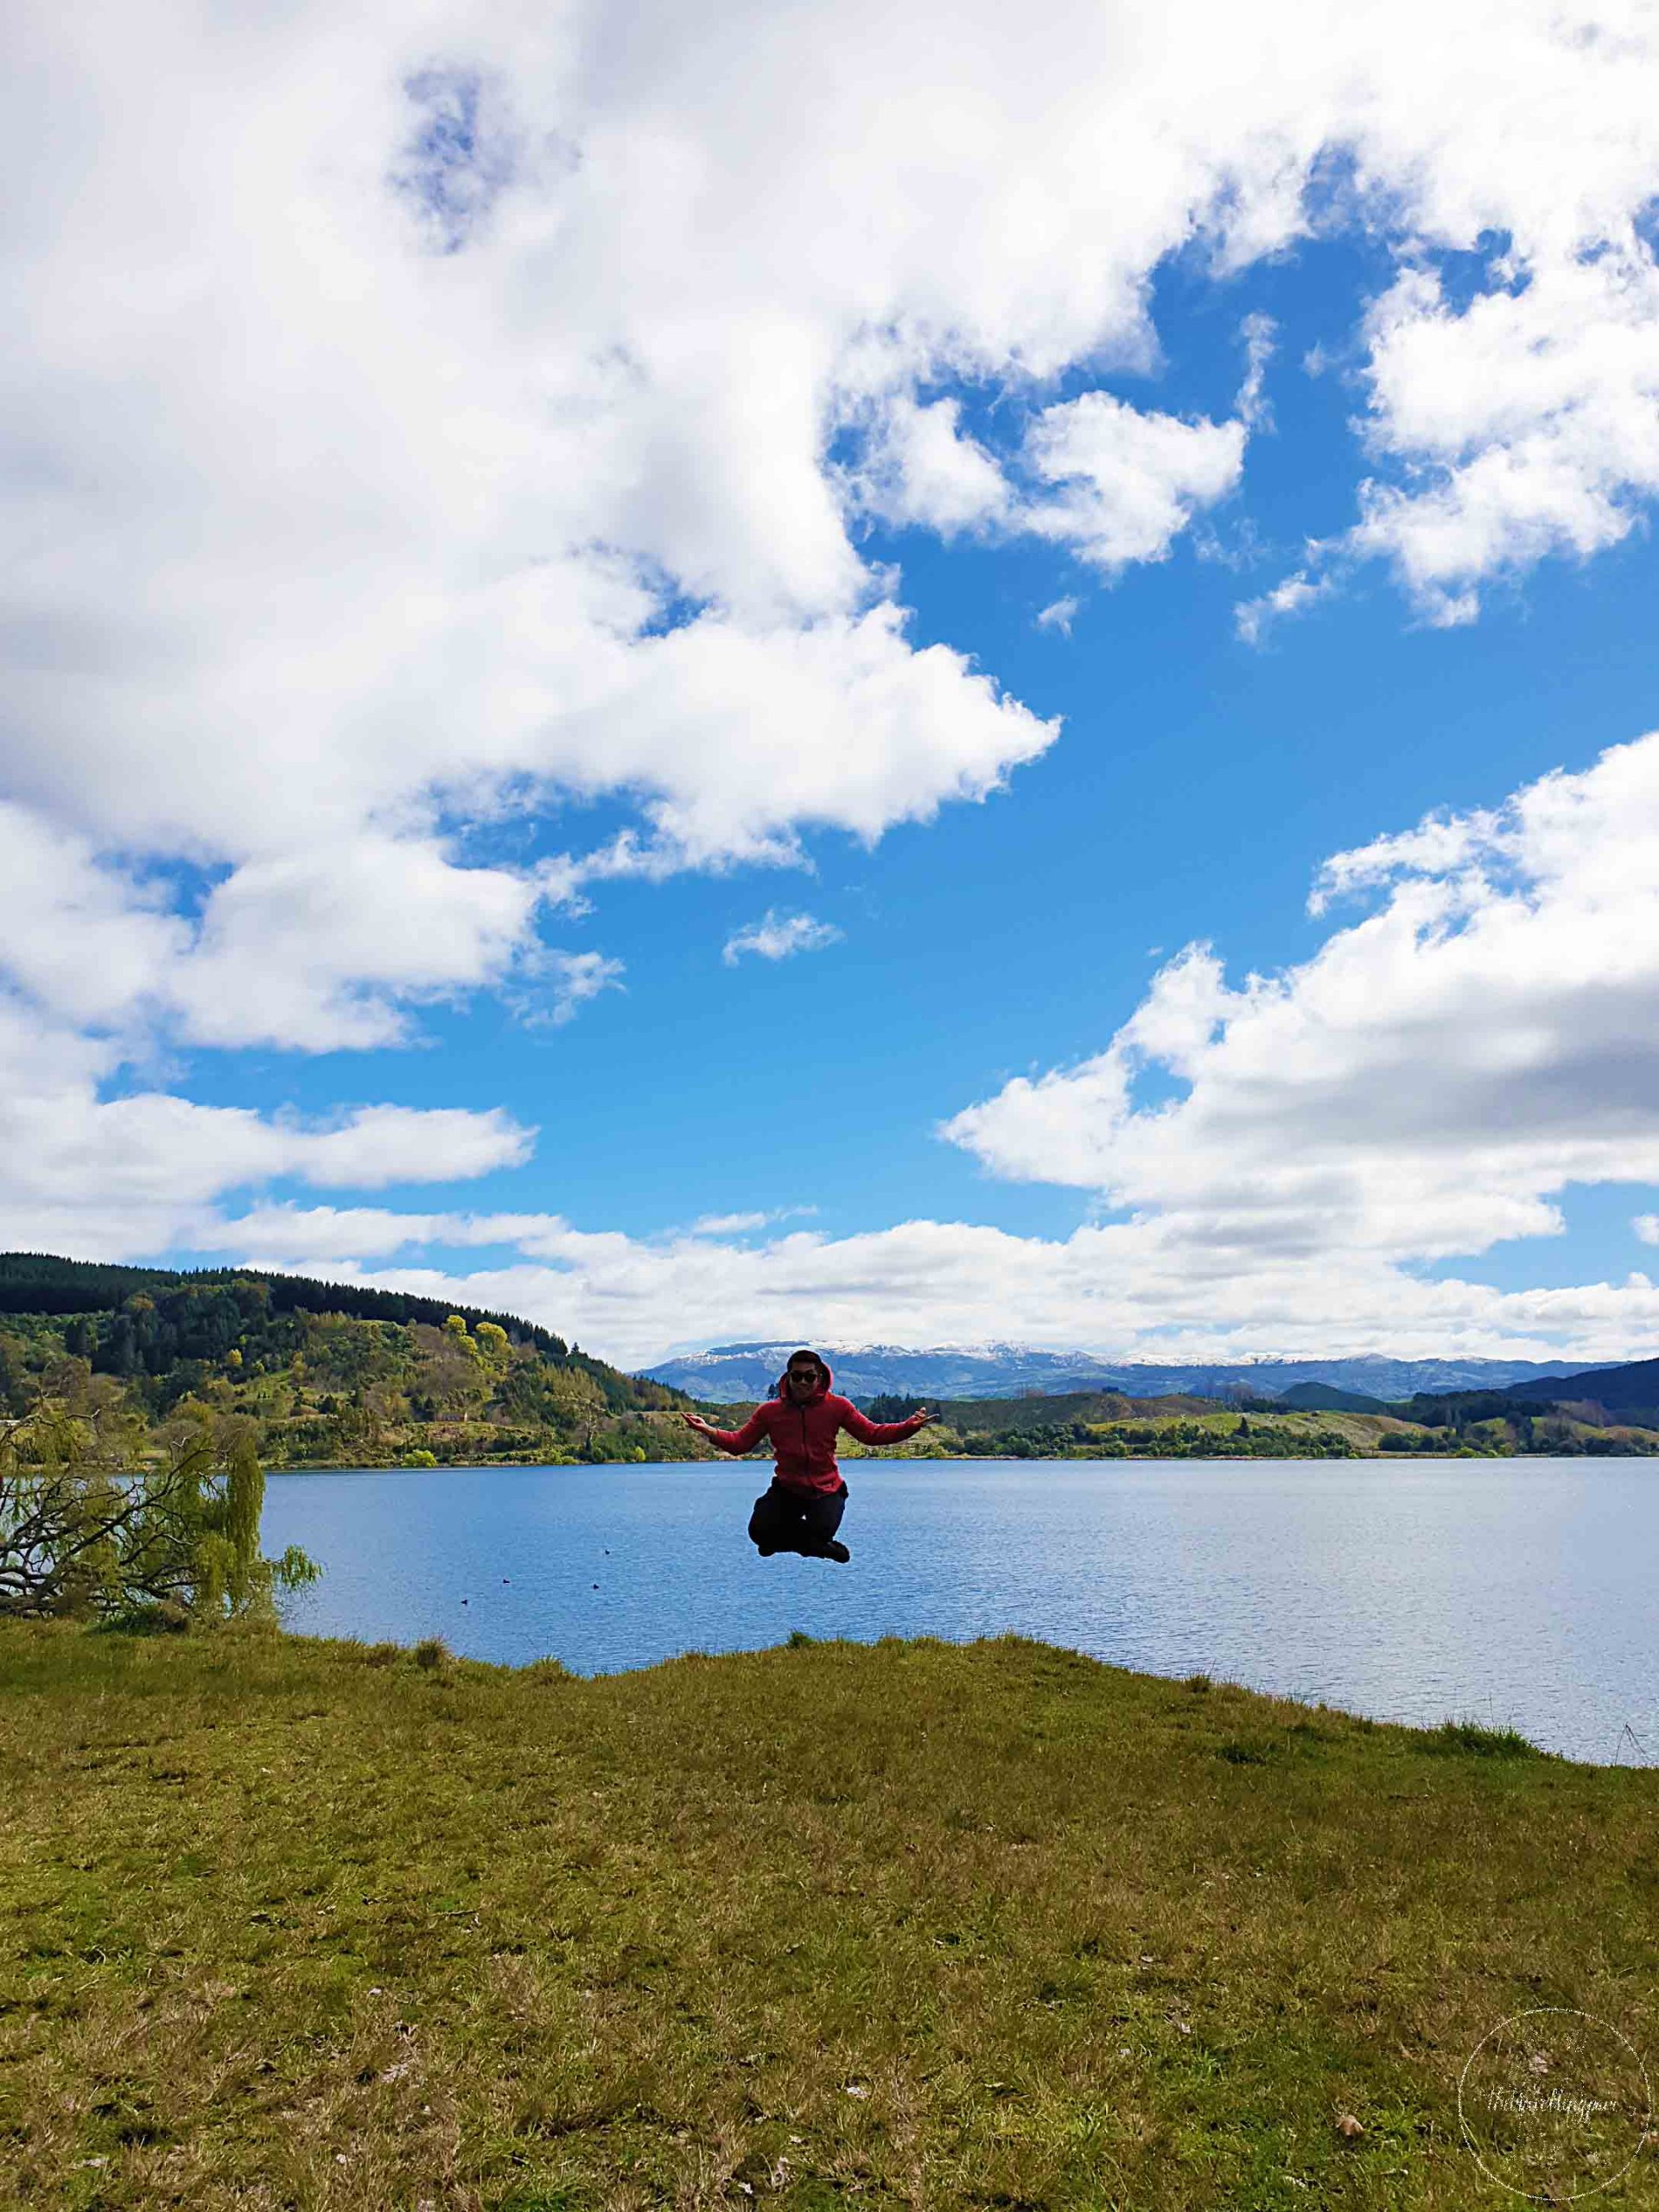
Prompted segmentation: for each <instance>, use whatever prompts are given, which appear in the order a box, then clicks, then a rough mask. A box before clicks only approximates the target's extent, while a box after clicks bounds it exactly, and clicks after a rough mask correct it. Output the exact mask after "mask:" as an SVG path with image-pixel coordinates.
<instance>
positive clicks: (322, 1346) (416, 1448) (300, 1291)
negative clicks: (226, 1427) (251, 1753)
mask: <svg viewBox="0 0 1659 2212" xmlns="http://www.w3.org/2000/svg"><path fill="white" fill-rule="evenodd" d="M31 1294H33V1302H32V1303H30V1302H28V1301H29V1300H30V1297H31ZM97 1299H101V1300H103V1301H104V1302H103V1303H97V1302H94V1300H97ZM0 1300H3V1302H0V1315H3V1319H0V1413H4V1414H11V1415H13V1416H16V1415H18V1414H23V1413H26V1412H27V1411H28V1410H29V1408H31V1407H32V1406H34V1405H35V1404H36V1403H38V1402H40V1401H41V1399H42V1398H43V1397H50V1398H52V1399H53V1400H54V1401H56V1402H61V1403H63V1404H66V1405H67V1406H69V1407H72V1408H75V1409H76V1410H78V1411H79V1410H86V1411H89V1412H92V1413H98V1412H100V1411H102V1412H105V1413H112V1412H114V1411H116V1410H120V1411H122V1412H123V1413H124V1414H130V1415H132V1416H134V1417H136V1418H137V1420H138V1421H141V1422H142V1423H143V1424H146V1425H147V1426H148V1427H150V1428H151V1429H154V1428H155V1427H156V1425H158V1424H161V1423H164V1422H166V1421H168V1420H169V1419H170V1418H171V1417H172V1416H174V1415H175V1413H177V1412H178V1411H179V1410H180V1409H181V1408H182V1409H184V1410H186V1411H190V1410H193V1409H200V1410H201V1411H204V1412H208V1413H212V1414H215V1415H221V1416H242V1417H246V1418H248V1419H250V1420H251V1421H252V1422H253V1423H254V1424H255V1425H256V1427H257V1439H258V1451H259V1456H260V1458H261V1459H262V1460H263V1461H264V1464H265V1465H270V1466H294V1465H396V1464H400V1463H401V1464H416V1465H428V1464H450V1465H463V1464H472V1463H474V1462H476V1461H478V1460H480V1459H526V1460H535V1461H543V1462H544V1461H549V1460H551V1461H555V1462H556V1461H560V1460H575V1459H584V1460H591V1459H598V1460H606V1459H670V1458H677V1457H683V1456H688V1455H689V1453H688V1447H689V1446H690V1442H691V1440H690V1435H689V1433H687V1432H686V1431H685V1429H684V1428H683V1427H682V1426H681V1424H680V1422H679V1421H678V1420H677V1418H676V1409H677V1408H679V1407H681V1406H683V1405H684V1404H685V1403H686V1402H687V1401H686V1400H685V1399H684V1397H683V1395H682V1394H681V1393H680V1392H678V1391H677V1390H672V1389H669V1388H667V1387H666V1386H665V1385H664V1384H662V1383H650V1382H644V1381H640V1380H639V1379H637V1378H636V1377H634V1376H628V1375H624V1374H622V1373H621V1372H620V1371H619V1370H617V1369H616V1368H613V1367H611V1366H609V1365H607V1363H606V1362H605V1361H603V1360H598V1359H593V1358H590V1357H588V1355H587V1354H586V1353H584V1352H582V1351H580V1350H579V1349H577V1348H576V1347H575V1345H569V1344H566V1343H565V1341H564V1339H563V1338H561V1337H557V1336H555V1335H553V1334H552V1333H551V1332H550V1331H548V1330H546V1329H541V1328H537V1327H536V1326H534V1325H532V1324H531V1323H529V1322H526V1321H522V1320H520V1319H518V1318H517V1317H516V1316H514V1315H510V1314H504V1315H494V1314H490V1313H484V1312H480V1310H478V1309H476V1308H468V1307H461V1308H459V1309H457V1308H455V1307H453V1306H448V1305H446V1304H444V1303H442V1302H441V1301H439V1300H433V1299H428V1298H418V1297H414V1296H406V1295H404V1294H401V1293H397V1292H388V1291H378V1290H365V1289H362V1288H360V1287H356V1286H353V1285H344V1284H340V1285H336V1284H327V1283H319V1282H315V1281H311V1280H309V1279H308V1278H306V1277H303V1276H293V1275H287V1276H284V1275H263V1274H254V1273H253V1272H252V1271H251V1270H249V1269H243V1268H238V1269H234V1270H227V1271H226V1272H225V1273H222V1274H208V1273H206V1272H202V1273H197V1274H178V1273H169V1272H168V1271H167V1270H165V1269H160V1268H143V1269H140V1268H97V1267H87V1266H85V1265H83V1264H82V1263H80V1262H73V1261H65V1260H57V1259H53V1258H50V1257H37V1256H35V1255H29V1254H8V1255H4V1256H3V1258H0ZM54 1300H55V1301H56V1302H54ZM383 1309H390V1310H389V1311H386V1310H383Z"/></svg>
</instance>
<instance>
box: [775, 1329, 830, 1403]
mask: <svg viewBox="0 0 1659 2212" xmlns="http://www.w3.org/2000/svg"><path fill="white" fill-rule="evenodd" d="M798 1359H816V1360H817V1363H818V1387H817V1390H816V1391H815V1392H814V1393H813V1396H814V1397H818V1398H822V1397H824V1396H826V1395H828V1393H829V1388H830V1385H831V1384H832V1383H834V1381H835V1379H836V1378H835V1376H833V1375H832V1374H831V1373H830V1372H829V1361H828V1360H827V1359H826V1358H825V1357H823V1353H822V1352H817V1351H814V1352H809V1351H808V1350H807V1348H806V1346H805V1345H804V1344H803V1345H802V1346H801V1347H800V1349H799V1350H798V1351H792V1352H791V1354H790V1355H789V1357H788V1359H786V1360H785V1362H784V1371H783V1373H782V1374H781V1375H780V1376H779V1377H778V1387H777V1389H776V1390H775V1391H774V1392H773V1393H772V1395H773V1396H774V1397H779V1398H783V1399H785V1400H786V1399H787V1398H788V1396H789V1370H790V1368H791V1364H792V1363H793V1362H794V1361H796V1360H798ZM807 1403H808V1405H810V1404H811V1403H812V1399H811V1398H809V1399H808V1400H807Z"/></svg>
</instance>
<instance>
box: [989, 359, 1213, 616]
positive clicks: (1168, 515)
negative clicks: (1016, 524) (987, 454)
mask: <svg viewBox="0 0 1659 2212" xmlns="http://www.w3.org/2000/svg"><path fill="white" fill-rule="evenodd" d="M1245 436H1246V431H1245V428H1244V425H1243V423H1209V422H1198V423H1184V422H1181V421H1180V420H1179V419H1178V417H1176V416H1173V415H1153V414H1143V413H1141V411H1139V410H1137V409H1135V408H1133V407H1130V406H1128V405H1126V404H1125V403H1124V402H1123V401H1122V400H1121V399H1116V398H1115V397H1113V396H1112V394H1111V393H1110V392H1106V391H1086V392H1084V394H1083V396H1082V397H1081V398H1078V399H1071V400H1067V401H1065V403H1064V404H1061V405H1059V406H1056V407H1050V408H1046V409H1045V410H1044V411H1043V412H1042V413H1041V414H1040V415H1039V416H1038V417H1037V419H1036V421H1035V422H1034V423H1033V424H1032V427H1031V430H1030V433H1029V435H1027V441H1026V450H1027V459H1028V460H1029V461H1030V463H1031V466H1032V467H1033V468H1034V469H1035V470H1036V472H1037V474H1039V476H1043V477H1046V478H1047V479H1049V480H1050V481H1052V482H1054V483H1058V484H1060V485H1061V486H1064V487H1065V488H1064V490H1063V491H1062V493H1061V495H1060V496H1059V497H1058V499H1050V500H1048V501H1046V502H1044V503H1041V504H1034V505H1031V506H1029V507H1027V509H1026V510H1025V512H1024V514H1023V516H1022V521H1023V523H1024V524H1025V527H1026V528H1027V529H1028V530H1032V531H1036V532H1037V533H1038V534H1039V536H1042V537H1058V538H1062V539H1064V540H1065V542H1066V543H1069V544H1070V545H1071V546H1072V548H1073V549H1074V550H1075V551H1076V552H1077V555H1078V556H1079V557H1080V558H1081V559H1083V560H1085V561H1088V562H1089V563H1091V564H1092V565H1093V566H1094V567H1096V568H1098V569H1104V570H1105V571H1106V572H1107V573H1108V574H1111V573H1113V572H1115V571H1116V570H1117V569H1122V568H1125V567H1127V566H1128V564H1129V563H1131V562H1136V561H1161V560H1162V559H1163V558H1164V556H1165V555H1166V553H1167V552H1168V551H1169V549H1170V547H1171V545H1172V544H1173V542H1174V540H1175V539H1176V537H1179V534H1180V532H1181V531H1183V530H1185V527H1186V525H1187V524H1188V523H1189V522H1191V520H1192V517H1193V515H1194V514H1195V513H1196V512H1198V509H1199V508H1201V507H1207V506H1211V505H1214V504H1215V502H1216V501H1217V499H1225V498H1226V496H1227V495H1228V493H1230V492H1232V491H1233V490H1235V489H1236V486H1237V484H1238V480H1239V478H1240V475H1241V474H1242V473H1243V466H1244V441H1245Z"/></svg>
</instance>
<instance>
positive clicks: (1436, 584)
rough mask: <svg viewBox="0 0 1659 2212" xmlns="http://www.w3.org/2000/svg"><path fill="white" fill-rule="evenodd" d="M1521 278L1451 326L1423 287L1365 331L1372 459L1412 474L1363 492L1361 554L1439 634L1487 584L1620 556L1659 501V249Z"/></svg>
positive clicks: (1401, 297) (1380, 306)
mask: <svg viewBox="0 0 1659 2212" xmlns="http://www.w3.org/2000/svg"><path fill="white" fill-rule="evenodd" d="M1654 183H1655V185H1656V186H1659V176H1656V178H1655V180H1654ZM1582 243H1583V244H1585V245H1588V244H1589V241H1587V240H1586V241H1583V242H1582ZM1527 273H1528V276H1529V280H1530V281H1529V282H1527V283H1524V285H1522V286H1521V287H1520V288H1519V289H1496V290H1492V291H1487V292H1484V293H1483V294H1481V295H1480V296H1478V297H1477V298H1476V299H1474V300H1473V301H1471V302H1470V303H1469V304H1468V305H1467V306H1466V307H1465V308H1461V309H1455V308H1452V307H1451V306H1450V305H1449V304H1448V303H1447V302H1446V297H1445V294H1444V290H1443V288H1442V286H1441V283H1440V280H1439V278H1438V277H1436V276H1435V275H1434V274H1433V272H1432V271H1429V270H1414V271H1411V272H1409V273H1408V275H1406V276H1404V277H1402V278H1401V279H1400V280H1399V282H1398V283H1395V286H1394V287H1393V288H1392V289H1391V290H1390V291H1389V293H1388V294H1387V295H1386V296H1384V297H1383V299H1382V300H1381V301H1379V302H1377V304H1376V308H1374V309H1373V311H1372V314H1371V315H1370V329H1369V340H1370V372H1369V376H1370V385H1371V422H1370V434H1371V438H1372V442H1373V444H1374V445H1375V447H1376V450H1377V451H1378V453H1379V454H1385V455H1389V456H1393V457H1398V458H1400V459H1402V460H1403V461H1405V462H1406V463H1407V464H1408V467H1409V468H1410V469H1411V470H1412V471H1413V472H1414V474H1413V475H1412V476H1411V477H1409V478H1408V480H1407V482H1406V483H1405V484H1404V485H1397V484H1392V483H1381V484H1371V485H1368V486H1365V487H1363V519H1362V521H1361V522H1360V524H1358V526H1357V528H1356V529H1355V530H1354V531H1353V532H1352V535H1351V544H1352V546H1353V547H1354V549H1355V550H1357V551H1358V552H1360V553H1362V554H1378V555H1381V556H1384V557H1386V558H1387V559H1389V561H1390V562H1391V563H1393V565H1394V566H1395V569H1396V570H1397V572H1398V574H1399V575H1400V578H1401V581H1402V583H1403V584H1404V586H1405V588H1406V589H1407V590H1408V592H1409V593H1410V594H1411V595H1412V596H1413V598H1414V600H1416V601H1417V602H1418V603H1419V605H1421V607H1423V608H1424V609H1425V610H1426V611H1427V613H1428V614H1429V615H1430V616H1431V618H1432V619H1433V620H1436V621H1439V622H1443V623H1445V622H1454V621H1468V620H1472V619H1473V617H1474V615H1475V613H1476V612H1477V610H1478V587H1479V586H1480V585H1481V584H1482V583H1484V582H1487V581H1488V580H1490V579H1491V578H1493V577H1497V576H1501V575H1505V574H1512V573H1514V572H1516V571H1518V570H1522V569H1529V568H1531V567H1533V566H1534V565H1535V563H1537V562H1539V561H1541V560H1542V559H1544V558H1545V557H1546V556H1548V555H1551V554H1566V555H1570V556H1577V557H1579V558H1580V559H1584V558H1586V557H1588V556H1590V555H1592V554H1593V553H1599V552H1600V551H1602V550H1604V549H1605V547H1607V546H1609V545H1611V544H1615V543H1617V542H1618V540H1619V539H1620V538H1622V537H1624V536H1625V535H1626V534H1627V533H1628V532H1629V531H1630V529H1631V528H1632V527H1633V526H1634V524H1635V523H1636V520H1637V514H1638V512H1639V511H1640V508H1641V505H1642V503H1643V502H1644V501H1646V500H1649V499H1652V498H1653V497H1654V495H1655V494H1656V493H1659V270H1656V267H1655V265H1654V261H1653V257H1652V253H1651V251H1650V250H1649V247H1648V246H1647V245H1646V244H1645V243H1644V242H1643V241H1642V240H1641V239H1640V238H1637V237H1636V236H1634V235H1627V236H1625V237H1624V238H1621V239H1620V240H1619V241H1618V243H1617V244H1616V245H1614V244H1611V243H1609V244H1608V245H1606V246H1605V250H1602V251H1596V252H1595V253H1593V254H1586V253H1584V252H1581V251H1573V252H1566V253H1561V254H1559V255H1556V256H1554V257H1549V258H1541V259H1539V260H1538V261H1537V263H1536V264H1535V265H1534V266H1529V269H1528V271H1527Z"/></svg>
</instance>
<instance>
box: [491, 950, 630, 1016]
mask: <svg viewBox="0 0 1659 2212" xmlns="http://www.w3.org/2000/svg"><path fill="white" fill-rule="evenodd" d="M520 972H521V973H522V974H523V975H524V976H526V978H527V979H528V981H529V982H530V985H531V988H530V989H529V990H528V991H527V992H525V993H524V995H521V996H520V997H519V998H518V1000H517V1001H515V1003H516V1005H517V1007H518V1012H519V1013H520V1014H522V1016H523V1018H524V1020H526V1021H530V1022H532V1023H541V1022H545V1023H546V1024H548V1025H549V1026H550V1027H552V1028H555V1029H562V1028H563V1027H564V1025H565V1023H566V1022H567V1021H574V1020H575V1018H576V1015H577V1014H579V1013H580V1012H581V1010H582V1007H584V1006H586V1005H587V1003H588V1000H589V999H595V998H597V997H598V996H599V995H600V993H601V991H620V990H621V989H622V988H624V986H623V982H622V977H623V975H624V973H625V969H624V963H622V962H621V961H620V960H611V959H607V957H606V956H605V954H604V953H602V952H558V951H553V950H542V951H538V952H537V953H536V954H534V955H532V956H531V958H530V959H529V960H528V961H526V962H525V963H524V965H523V967H522V969H521V971H520Z"/></svg>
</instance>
